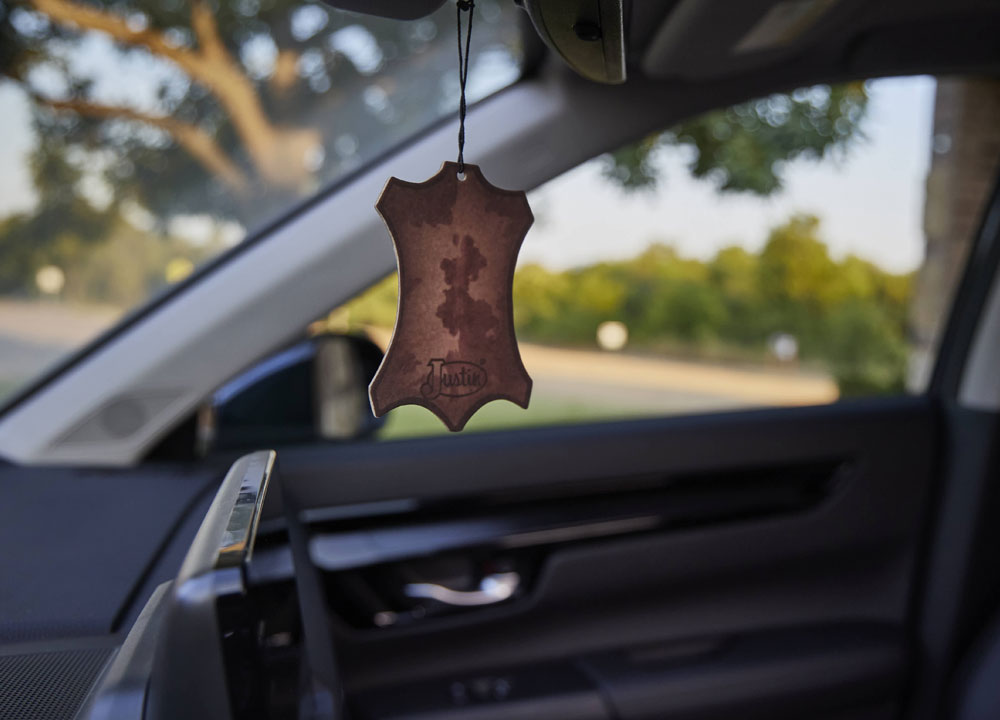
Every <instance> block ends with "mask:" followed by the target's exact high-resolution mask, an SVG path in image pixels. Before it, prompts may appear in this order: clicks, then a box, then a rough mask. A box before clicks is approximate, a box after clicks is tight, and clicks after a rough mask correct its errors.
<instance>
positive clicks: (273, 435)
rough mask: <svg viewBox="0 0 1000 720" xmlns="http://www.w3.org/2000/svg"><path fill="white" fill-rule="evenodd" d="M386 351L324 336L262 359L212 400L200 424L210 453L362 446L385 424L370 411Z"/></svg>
mask: <svg viewBox="0 0 1000 720" xmlns="http://www.w3.org/2000/svg"><path fill="white" fill-rule="evenodd" d="M380 362H382V351H381V349H379V347H378V346H377V345H376V344H375V343H373V342H371V341H370V340H368V339H367V338H363V337H359V336H355V335H332V334H326V335H318V336H316V337H314V338H310V339H308V340H304V341H302V342H300V343H297V344H295V345H293V346H291V347H289V348H287V349H285V350H282V351H281V352H278V353H276V354H274V355H272V356H271V357H269V358H267V359H265V360H263V361H262V362H260V363H258V364H257V365H255V366H254V367H252V368H250V369H249V370H247V371H246V372H244V373H243V374H241V375H239V376H238V377H236V378H234V379H233V380H230V381H229V382H228V383H226V384H225V385H224V386H223V387H222V388H220V389H219V390H218V391H217V392H216V393H215V395H214V396H213V397H212V402H211V407H210V409H209V410H208V412H207V414H206V415H207V416H203V420H202V423H201V436H202V443H203V445H204V446H206V449H211V450H248V449H252V448H258V447H264V446H268V447H272V446H280V445H293V444H294V445H298V444H304V443H311V442H319V441H345V440H358V439H361V438H364V437H368V436H370V435H372V434H373V433H374V432H375V431H376V430H378V428H380V427H381V426H382V424H383V423H384V419H380V418H376V417H374V416H373V415H372V411H371V407H370V406H369V404H368V383H369V382H371V379H372V377H374V375H375V371H376V370H377V369H378V366H379V363H380Z"/></svg>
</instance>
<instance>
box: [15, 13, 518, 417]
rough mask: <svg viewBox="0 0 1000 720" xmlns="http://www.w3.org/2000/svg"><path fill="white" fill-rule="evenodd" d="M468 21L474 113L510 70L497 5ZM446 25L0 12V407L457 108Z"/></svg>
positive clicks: (506, 18) (510, 46) (351, 18)
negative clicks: (203, 267)
mask: <svg viewBox="0 0 1000 720" xmlns="http://www.w3.org/2000/svg"><path fill="white" fill-rule="evenodd" d="M476 10H477V11H476V30H475V37H474V42H473V43H472V49H471V59H470V71H469V83H468V95H469V98H470V100H476V99H480V98H482V97H484V96H486V95H487V94H489V93H491V92H494V91H496V90H498V89H500V88H502V87H504V86H506V85H509V84H510V83H512V82H513V81H514V80H515V79H516V78H517V77H518V76H519V74H520V67H521V55H522V53H521V47H520V43H521V36H520V33H519V32H518V24H517V22H516V18H515V13H517V12H518V11H517V10H516V9H515V8H514V7H513V4H512V3H501V2H498V1H496V0H480V2H478V3H477V4H476ZM454 25H455V13H454V9H453V8H452V7H450V6H445V7H444V8H442V10H441V11H440V12H438V13H436V14H435V15H433V16H431V17H429V18H426V19H424V20H419V21H414V22H398V21H391V20H382V19H378V18H370V17H366V16H362V15H356V14H352V13H346V12H342V11H337V10H333V9H330V8H328V7H326V6H324V5H321V4H316V3H303V2H296V1H295V0H234V1H233V2H226V3H220V4H218V6H216V5H211V4H208V3H206V2H202V1H200V0H155V1H154V0H125V1H119V0H102V1H101V2H97V3H95V2H83V1H82V0H33V2H29V3H27V4H21V3H18V4H17V5H12V4H10V3H8V2H7V1H6V0H0V108H3V112H2V113H0V400H2V399H3V398H4V397H7V396H9V395H10V394H11V393H13V392H14V391H15V390H17V389H18V388H19V387H21V386H23V385H24V384H26V383H28V382H30V381H31V380H32V378H33V377H35V376H37V375H39V374H41V373H42V372H43V371H44V370H45V369H46V367H48V366H50V365H51V364H53V363H54V362H57V361H58V360H59V359H60V358H62V357H63V356H65V355H66V354H68V353H70V352H72V351H73V350H75V349H77V348H79V347H81V346H82V345H84V344H85V343H87V342H88V341H89V340H91V339H92V338H94V337H95V336H96V335H97V334H99V333H100V332H101V331H102V330H104V329H106V328H107V327H108V326H109V325H111V324H113V323H114V322H115V321H116V319H118V318H119V317H121V315H122V314H123V313H124V312H126V311H128V310H130V309H133V308H135V307H137V306H139V305H140V304H142V303H144V302H145V301H146V300H147V299H148V298H149V297H150V296H151V295H153V294H154V293H156V292H157V291H159V290H161V289H162V288H164V287H166V286H168V285H170V284H171V283H176V282H178V281H180V280H182V279H183V278H185V277H186V276H187V275H189V274H190V273H191V272H192V271H193V270H194V269H195V268H196V267H197V266H198V265H199V264H201V263H204V262H205V261H207V260H209V259H210V258H212V257H213V256H214V255H216V254H218V253H219V252H221V251H223V250H225V249H227V248H230V247H232V246H234V245H237V244H239V243H240V242H241V241H242V240H243V238H244V237H246V235H247V233H248V231H252V230H254V229H255V228H256V227H259V226H261V225H263V224H265V223H267V222H268V221H270V220H272V219H274V218H275V217H277V216H278V215H281V214H283V213H284V212H286V211H288V210H289V209H290V208H291V207H294V206H295V205H298V204H299V203H301V202H302V201H303V200H305V199H307V198H308V197H310V196H311V195H313V194H315V193H316V192H317V191H319V190H320V189H321V188H323V187H324V186H327V185H329V184H330V183H332V182H334V181H336V180H337V179H338V178H340V177H342V176H343V175H345V174H346V173H348V172H350V171H351V170H353V169H355V168H358V167H360V166H363V165H365V164H366V163H368V162H370V161H371V160H372V159H373V158H375V157H377V156H378V155H380V154H382V153H383V152H385V151H386V150H388V149H389V148H391V147H392V146H394V145H397V144H398V143H400V142H401V141H403V140H405V139H406V138H408V137H410V136H412V135H414V134H415V133H418V132H420V131H421V130H423V129H425V128H427V127H428V126H429V125H431V124H433V123H434V122H436V121H437V120H439V119H440V118H442V117H444V116H446V115H448V114H450V113H453V112H455V111H456V108H457V106H458V58H457V50H456V44H455V27H454ZM373 202H374V198H373Z"/></svg>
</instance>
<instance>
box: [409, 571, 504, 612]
mask: <svg viewBox="0 0 1000 720" xmlns="http://www.w3.org/2000/svg"><path fill="white" fill-rule="evenodd" d="M520 584H521V576H520V575H518V574H517V573H516V572H505V573H494V574H493V575H487V576H486V577H484V578H483V579H482V581H481V582H480V583H479V589H478V590H452V589H451V588H448V587H445V586H444V585H437V584H435V583H408V584H407V585H404V586H403V594H405V595H406V596H407V597H411V598H425V599H427V600H437V601H438V602H439V603H443V604H445V605H454V606H456V607H479V606H482V605H494V604H496V603H499V602H503V601H504V600H507V599H508V598H510V597H511V596H512V595H513V594H514V593H515V592H517V588H518V587H519V586H520Z"/></svg>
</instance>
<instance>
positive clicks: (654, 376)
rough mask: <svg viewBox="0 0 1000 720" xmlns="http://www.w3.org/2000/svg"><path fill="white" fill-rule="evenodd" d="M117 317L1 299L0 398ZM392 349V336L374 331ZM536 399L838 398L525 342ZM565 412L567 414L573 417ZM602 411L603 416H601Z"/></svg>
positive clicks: (647, 410)
mask: <svg viewBox="0 0 1000 720" xmlns="http://www.w3.org/2000/svg"><path fill="white" fill-rule="evenodd" d="M117 317H118V313H117V312H116V311H115V310H113V309H109V308H86V309H84V308H68V307H66V306H63V305H60V304H56V303H45V302H19V301H11V300H0V395H2V394H3V390H4V387H6V388H7V389H10V388H11V387H12V386H13V385H15V384H17V383H19V382H23V381H24V380H25V379H28V378H30V377H32V376H34V375H36V374H38V373H40V372H41V371H42V370H43V369H44V368H45V367H46V366H48V365H50V364H51V363H53V362H55V361H56V360H58V359H59V358H60V357H62V356H63V355H64V354H66V353H67V352H69V351H71V350H73V349H74V348H76V347H79V346H81V345H82V344H84V343H86V342H87V341H88V340H89V339H91V338H93V337H96V336H97V335H98V334H99V333H100V332H101V331H102V330H103V329H104V328H106V327H108V326H109V325H110V324H111V323H113V322H114V320H115V319H116V318H117ZM370 334H371V335H372V337H373V339H374V340H375V341H376V342H377V343H379V344H380V345H382V346H383V347H385V344H386V343H387V342H388V338H389V332H388V331H386V330H382V329H374V328H373V329H371V330H370ZM521 356H522V359H523V360H524V364H525V367H526V368H527V369H528V373H529V374H530V375H531V376H532V378H533V380H534V390H533V393H532V400H533V402H535V401H537V402H539V403H540V404H542V405H543V406H545V407H546V408H548V409H549V410H550V411H552V412H554V410H553V408H555V407H557V406H558V407H561V408H570V409H572V408H575V409H576V410H575V411H577V412H580V413H581V414H587V411H588V410H589V411H591V412H590V414H594V413H593V411H594V410H595V409H600V410H602V411H603V410H607V411H609V412H611V413H612V414H615V415H619V416H620V415H628V414H631V413H634V414H641V415H648V414H654V413H669V414H676V413H682V412H705V411H711V410H721V409H730V408H738V407H752V406H764V405H810V404H819V403H826V402H831V401H833V400H835V399H836V398H837V388H836V385H835V384H834V383H833V381H832V380H831V379H830V378H828V377H824V376H820V375H814V374H807V373H804V372H801V371H798V370H796V369H787V370H777V369H754V368H741V367H729V366H721V365H714V364H708V363H698V362H690V361H680V360H671V359H666V358H652V357H640V356H635V355H629V354H627V353H626V354H623V353H606V352H598V351H582V350H566V349H558V348H551V347H543V346H540V345H531V344H524V345H522V346H521ZM570 409H564V410H561V411H560V412H562V413H566V412H571V411H572V410H570ZM599 414H601V413H599Z"/></svg>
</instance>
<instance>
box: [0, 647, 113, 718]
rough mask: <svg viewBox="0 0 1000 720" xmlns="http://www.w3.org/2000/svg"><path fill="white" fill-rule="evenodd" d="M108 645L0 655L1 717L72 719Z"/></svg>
mask: <svg viewBox="0 0 1000 720" xmlns="http://www.w3.org/2000/svg"><path fill="white" fill-rule="evenodd" d="M110 654H111V648H86V649H81V650H62V651H56V652H43V653H31V654H26V655H6V656H0V720H73V717H74V715H76V712H77V710H79V709H80V705H81V704H82V703H83V701H84V699H85V698H86V697H87V692H88V691H89V690H90V687H91V685H93V684H94V681H95V680H96V679H97V674H98V673H99V672H100V671H101V668H102V667H104V663H105V662H107V659H108V657H109V656H110Z"/></svg>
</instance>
